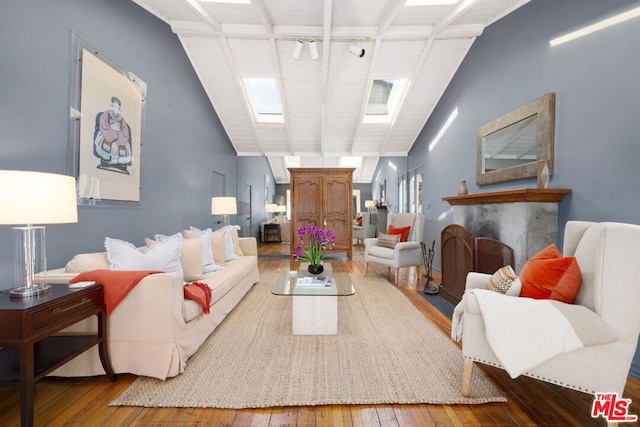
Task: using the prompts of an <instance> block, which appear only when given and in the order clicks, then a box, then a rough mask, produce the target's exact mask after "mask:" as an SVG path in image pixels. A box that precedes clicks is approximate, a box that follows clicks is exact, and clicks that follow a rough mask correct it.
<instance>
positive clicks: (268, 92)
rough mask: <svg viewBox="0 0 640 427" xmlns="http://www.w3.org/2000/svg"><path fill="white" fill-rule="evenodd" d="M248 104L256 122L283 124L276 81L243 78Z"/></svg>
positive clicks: (271, 79)
mask: <svg viewBox="0 0 640 427" xmlns="http://www.w3.org/2000/svg"><path fill="white" fill-rule="evenodd" d="M242 80H243V81H244V85H245V88H246V89H247V95H248V98H249V99H248V102H249V104H250V105H251V109H252V111H253V114H254V116H255V118H256V121H257V122H262V123H284V115H283V113H282V102H281V101H280V92H279V91H278V85H277V84H276V79H273V78H252V77H244V78H243V79H242Z"/></svg>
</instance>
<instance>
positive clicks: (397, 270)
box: [393, 268, 400, 286]
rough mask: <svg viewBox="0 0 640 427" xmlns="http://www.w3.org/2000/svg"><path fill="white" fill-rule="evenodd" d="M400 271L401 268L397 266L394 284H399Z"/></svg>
mask: <svg viewBox="0 0 640 427" xmlns="http://www.w3.org/2000/svg"><path fill="white" fill-rule="evenodd" d="M399 272H400V269H399V268H396V278H395V281H394V282H393V284H394V285H396V286H398V273H399Z"/></svg>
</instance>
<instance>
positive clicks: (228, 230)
mask: <svg viewBox="0 0 640 427" xmlns="http://www.w3.org/2000/svg"><path fill="white" fill-rule="evenodd" d="M238 228H240V227H238V226H237V225H225V226H224V227H222V228H221V229H220V231H222V232H224V261H225V262H227V261H233V260H234V259H240V255H238V254H236V253H235V252H234V250H233V238H232V237H231V236H232V232H233V230H234V229H235V230H237V229H238ZM236 234H237V232H236Z"/></svg>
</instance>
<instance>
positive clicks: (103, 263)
mask: <svg viewBox="0 0 640 427" xmlns="http://www.w3.org/2000/svg"><path fill="white" fill-rule="evenodd" d="M108 269H109V259H108V258H107V253H106V252H93V253H86V254H77V255H75V256H74V257H73V258H71V260H70V261H69V262H68V263H67V265H66V266H65V267H64V271H65V273H82V272H83V271H92V270H108Z"/></svg>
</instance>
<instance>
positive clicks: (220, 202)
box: [211, 197, 238, 215]
mask: <svg viewBox="0 0 640 427" xmlns="http://www.w3.org/2000/svg"><path fill="white" fill-rule="evenodd" d="M237 213H238V207H237V206H236V198H235V197H212V198H211V215H236V214H237Z"/></svg>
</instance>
